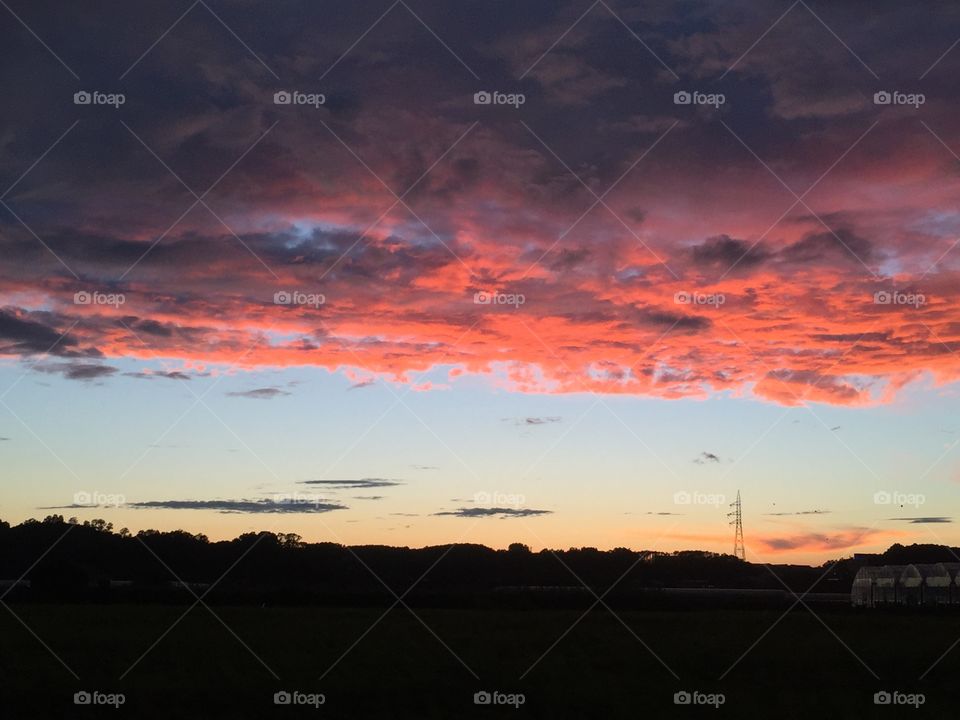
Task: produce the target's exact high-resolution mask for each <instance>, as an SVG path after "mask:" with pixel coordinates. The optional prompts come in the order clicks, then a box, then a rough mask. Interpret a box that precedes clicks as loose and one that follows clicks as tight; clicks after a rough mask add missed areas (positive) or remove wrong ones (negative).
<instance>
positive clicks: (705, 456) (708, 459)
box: [693, 450, 720, 465]
mask: <svg viewBox="0 0 960 720" xmlns="http://www.w3.org/2000/svg"><path fill="white" fill-rule="evenodd" d="M693 461H694V462H695V463H696V464H697V465H706V464H707V463H718V462H720V458H719V457H718V456H717V455H714V454H713V453H712V452H707V451H706V450H704V451H703V452H701V453H700V454H699V455H697V457H695V458H694V459H693Z"/></svg>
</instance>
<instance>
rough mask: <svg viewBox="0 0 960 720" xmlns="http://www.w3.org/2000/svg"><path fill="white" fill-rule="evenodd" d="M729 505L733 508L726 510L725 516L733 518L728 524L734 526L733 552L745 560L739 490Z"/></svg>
mask: <svg viewBox="0 0 960 720" xmlns="http://www.w3.org/2000/svg"><path fill="white" fill-rule="evenodd" d="M730 507H732V508H733V512H728V513H727V517H728V518H733V520H731V521H730V524H731V525H734V526H735V528H734V531H733V554H734V556H735V557H738V558H740V559H741V560H746V559H747V552H746V550H745V549H744V547H743V513H742V510H741V507H740V491H739V490H737V499H736V501H734V502H732V503H730Z"/></svg>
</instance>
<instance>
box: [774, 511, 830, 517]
mask: <svg viewBox="0 0 960 720" xmlns="http://www.w3.org/2000/svg"><path fill="white" fill-rule="evenodd" d="M831 512H833V511H832V510H796V511H794V512H775V513H764V515H769V516H770V517H785V516H787V515H827V514H829V513H831Z"/></svg>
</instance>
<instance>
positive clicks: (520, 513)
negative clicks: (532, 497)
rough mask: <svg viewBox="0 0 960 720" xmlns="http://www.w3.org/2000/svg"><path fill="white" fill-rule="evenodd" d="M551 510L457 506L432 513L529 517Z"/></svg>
mask: <svg viewBox="0 0 960 720" xmlns="http://www.w3.org/2000/svg"><path fill="white" fill-rule="evenodd" d="M552 513H553V511H552V510H534V509H532V508H498V507H493V508H479V507H478V508H458V509H456V510H447V511H444V512H438V513H434V515H454V516H456V517H466V518H471V517H500V518H508V517H530V516H533V515H551V514H552Z"/></svg>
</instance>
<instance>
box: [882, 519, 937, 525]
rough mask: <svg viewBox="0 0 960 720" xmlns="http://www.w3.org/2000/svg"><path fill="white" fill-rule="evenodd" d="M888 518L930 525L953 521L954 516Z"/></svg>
mask: <svg viewBox="0 0 960 720" xmlns="http://www.w3.org/2000/svg"><path fill="white" fill-rule="evenodd" d="M887 519H888V520H898V521H900V522H906V523H911V524H914V525H928V524H937V523H952V522H953V518H949V517H895V518H887Z"/></svg>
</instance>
